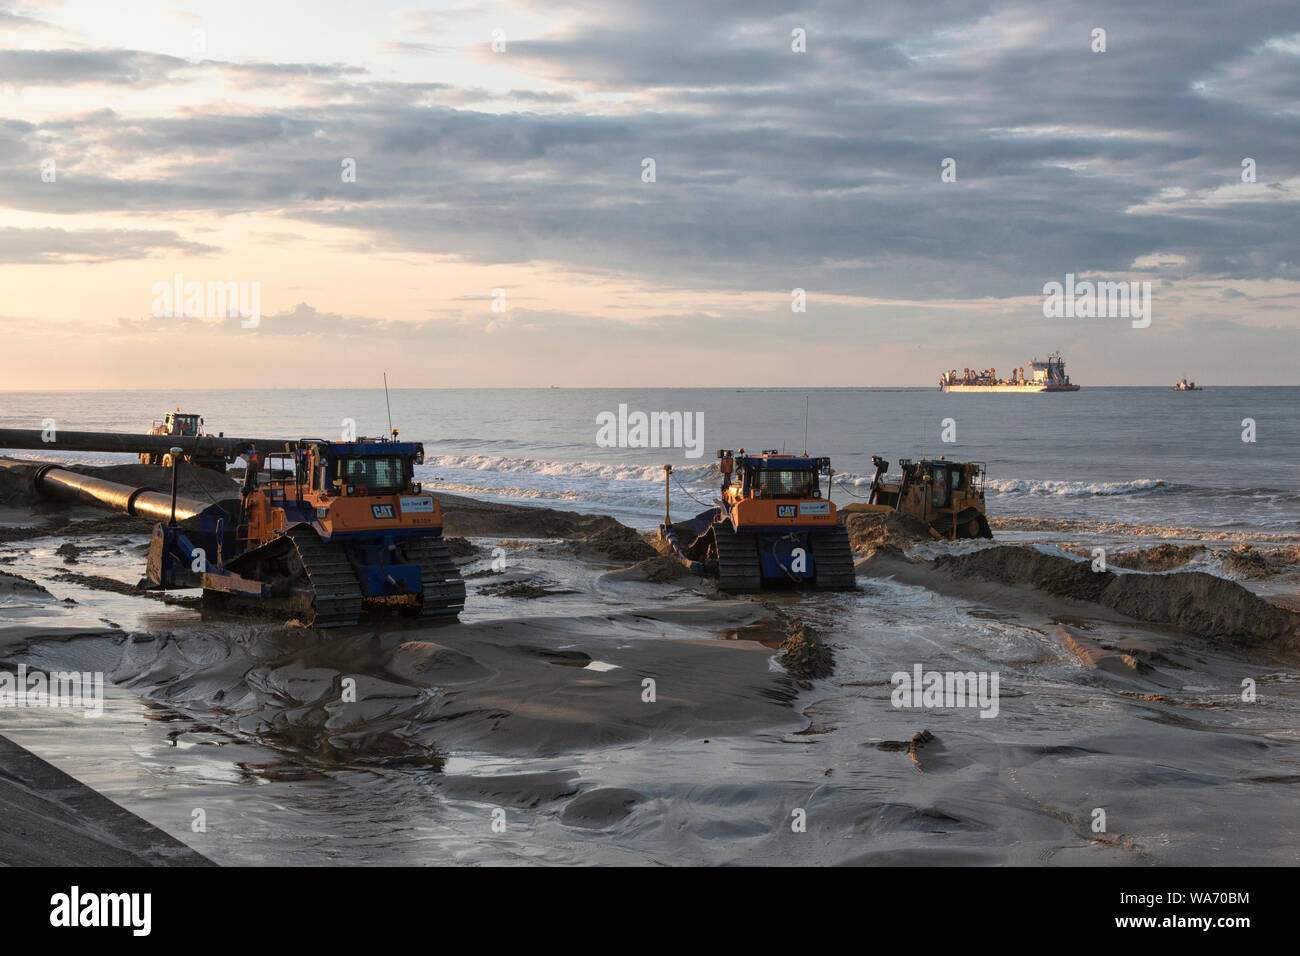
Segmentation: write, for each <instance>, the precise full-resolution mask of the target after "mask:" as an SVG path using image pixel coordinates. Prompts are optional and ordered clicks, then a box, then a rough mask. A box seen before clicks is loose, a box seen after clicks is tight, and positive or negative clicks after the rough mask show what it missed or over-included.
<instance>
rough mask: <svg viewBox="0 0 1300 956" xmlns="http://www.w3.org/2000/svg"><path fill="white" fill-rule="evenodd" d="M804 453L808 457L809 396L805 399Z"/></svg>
mask: <svg viewBox="0 0 1300 956" xmlns="http://www.w3.org/2000/svg"><path fill="white" fill-rule="evenodd" d="M803 453H804V457H805V458H806V457H808V396H807V395H805V396H804V397H803Z"/></svg>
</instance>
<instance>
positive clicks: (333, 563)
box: [227, 527, 363, 628]
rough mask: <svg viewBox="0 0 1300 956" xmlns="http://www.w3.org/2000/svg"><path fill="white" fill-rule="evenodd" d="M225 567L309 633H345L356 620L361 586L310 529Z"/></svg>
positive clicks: (337, 550) (338, 550)
mask: <svg viewBox="0 0 1300 956" xmlns="http://www.w3.org/2000/svg"><path fill="white" fill-rule="evenodd" d="M227 566H228V567H229V568H230V570H232V571H234V572H236V573H237V574H241V575H243V576H245V577H248V578H252V579H253V580H255V581H260V582H262V583H263V584H266V585H268V586H269V587H270V589H271V591H272V596H271V598H270V599H269V600H270V601H271V602H274V604H275V605H276V606H278V607H282V608H284V609H285V610H289V611H294V612H296V613H297V614H298V617H299V619H300V620H301V621H302V622H303V623H304V624H307V625H309V626H310V627H319V628H327V627H347V626H348V625H351V624H356V623H357V622H358V621H359V620H360V619H361V610H362V603H363V595H362V593H361V585H360V583H359V582H358V581H357V575H356V572H355V571H354V570H353V568H352V563H351V562H350V561H349V560H348V556H347V552H346V551H345V550H344V549H343V546H342V545H338V544H326V543H325V542H324V541H322V540H321V539H320V538H319V537H318V536H317V534H316V532H314V531H312V530H311V529H310V528H305V527H298V528H290V529H289V530H288V531H286V532H285V533H284V534H282V535H280V536H279V537H277V538H276V539H275V540H273V541H269V542H267V543H266V544H264V545H262V546H261V547H259V548H254V549H253V550H251V551H248V552H246V553H244V554H241V555H240V556H239V557H237V558H235V559H234V560H232V561H231V562H230V563H229V565H227ZM276 592H281V593H276Z"/></svg>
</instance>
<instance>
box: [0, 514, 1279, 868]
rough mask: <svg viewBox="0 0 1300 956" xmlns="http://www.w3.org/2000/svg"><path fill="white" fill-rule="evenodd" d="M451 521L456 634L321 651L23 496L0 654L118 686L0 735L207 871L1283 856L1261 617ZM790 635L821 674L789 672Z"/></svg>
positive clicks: (13, 716) (350, 633)
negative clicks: (93, 715) (846, 586)
mask: <svg viewBox="0 0 1300 956" xmlns="http://www.w3.org/2000/svg"><path fill="white" fill-rule="evenodd" d="M439 497H440V498H441V499H442V500H443V502H444V506H445V508H446V511H447V530H448V534H449V535H453V536H456V537H458V538H464V539H466V540H464V541H463V542H462V543H460V544H458V545H457V547H456V552H457V553H458V560H459V561H460V562H461V563H462V569H463V572H464V573H465V575H466V578H467V582H468V585H469V600H468V602H467V605H466V611H465V614H464V615H463V616H462V619H461V621H460V622H458V623H453V624H448V625H443V626H437V627H429V626H427V625H421V624H419V623H418V622H403V621H400V620H389V621H380V622H376V623H374V624H370V625H364V626H360V627H357V628H349V629H344V630H342V631H331V632H324V633H317V632H313V631H307V630H302V629H295V628H286V627H282V626H278V625H275V624H272V623H267V622H259V621H249V620H245V619H237V618H224V619H218V618H204V617H202V616H201V615H200V613H199V612H198V611H197V610H196V609H194V608H191V607H185V606H174V605H166V604H162V603H160V602H158V601H154V600H150V599H148V598H142V597H139V596H135V595H132V594H129V593H119V592H116V591H113V590H103V589H102V587H100V586H95V585H94V584H93V583H91V584H87V583H86V579H90V578H94V577H96V576H98V577H104V578H108V579H110V580H118V581H122V582H133V581H134V579H135V578H136V577H138V575H139V569H140V566H141V565H142V563H143V556H142V552H141V551H140V550H139V546H140V544H141V543H142V542H143V541H144V540H145V538H144V537H142V533H141V532H140V531H139V529H136V528H132V527H128V526H126V524H121V525H120V526H119V525H114V524H113V521H112V516H108V517H105V516H103V515H102V513H95V512H89V511H87V512H77V516H83V515H84V516H87V517H90V516H93V517H96V518H98V519H99V521H100V523H99V524H97V525H94V526H91V527H92V528H93V531H92V532H91V533H89V534H84V535H70V534H68V533H67V532H66V531H63V530H61V529H63V528H66V520H65V519H66V518H67V517H69V514H66V513H55V512H56V511H57V509H55V510H54V511H51V510H49V509H48V506H44V505H37V508H38V509H45V510H44V511H43V513H42V514H41V515H40V517H41V520H43V521H45V522H46V524H45V525H44V526H42V527H38V528H36V529H34V530H35V531H43V534H30V533H29V532H31V531H32V530H33V529H32V528H31V524H30V522H28V530H27V531H26V532H23V531H20V533H23V534H27V535H28V536H26V537H23V538H21V539H16V540H11V541H9V542H7V543H4V542H0V561H3V562H6V563H0V571H9V572H12V573H16V574H20V575H22V576H24V577H27V578H31V579H33V580H34V581H35V582H36V583H37V585H39V588H31V587H25V586H23V585H22V584H21V583H16V582H12V581H10V583H9V584H8V585H7V586H5V587H0V662H3V663H4V665H5V666H8V667H12V666H15V665H16V664H17V663H19V662H22V663H25V664H27V665H28V666H29V667H33V668H48V669H51V670H52V669H58V668H72V667H76V668H80V669H102V670H104V671H105V672H106V673H107V675H108V678H109V680H110V681H111V684H112V693H111V694H110V700H109V703H108V708H107V712H106V714H105V715H104V717H103V718H100V719H99V720H98V721H90V720H86V719H84V718H81V717H78V716H76V715H75V714H70V713H68V712H67V711H54V710H38V709H27V710H23V711H0V729H2V730H3V732H4V733H5V734H6V735H7V736H9V737H10V738H11V739H13V740H16V741H18V742H19V743H22V744H23V745H24V746H27V747H29V748H30V749H31V750H33V751H34V752H36V753H38V754H40V755H41V756H42V757H44V758H46V759H47V760H49V761H50V762H52V763H53V764H55V765H56V766H58V767H60V768H62V769H64V770H66V771H67V772H68V773H70V774H72V775H73V776H75V777H77V778H78V779H80V780H83V781H85V782H86V783H88V784H89V785H91V786H93V787H94V788H95V789H97V790H99V791H100V792H101V793H104V794H106V795H108V796H109V797H111V798H112V799H113V800H115V801H117V802H118V803H120V804H121V805H122V806H124V807H126V808H127V809H129V810H131V811H133V812H135V813H138V814H139V815H140V816H141V817H143V818H144V819H146V820H149V821H150V822H151V823H153V824H155V825H157V826H158V827H160V828H162V829H163V830H165V831H166V832H168V833H170V834H172V835H173V836H174V837H176V838H178V839H180V840H184V841H185V842H187V843H188V844H189V845H190V846H192V847H194V849H195V850H197V851H198V852H199V853H201V854H203V855H204V856H205V857H207V858H209V859H212V860H214V861H216V862H219V863H223V864H240V863H244V864H248V863H268V862H285V863H295V864H320V863H327V862H351V863H383V862H391V863H403V864H408V863H409V864H435V863H449V862H450V863H497V864H499V863H520V862H528V863H639V864H647V863H707V864H717V863H758V864H767V863H771V864H776V863H809V864H811V863H817V864H914V863H953V864H966V863H973V864H991V863H1027V864H1040V863H1054V864H1070V865H1084V864H1099V865H1143V864H1151V863H1181V864H1207V863H1210V864H1212V863H1225V864H1226V863H1246V864H1253V865H1259V864H1265V865H1267V864H1294V863H1296V862H1300V850H1298V849H1297V848H1298V847H1300V821H1297V819H1296V817H1295V814H1294V795H1295V786H1296V784H1297V783H1300V750H1298V749H1297V745H1298V744H1300V731H1298V730H1297V728H1298V727H1300V721H1298V720H1297V717H1298V716H1300V680H1297V672H1296V669H1295V665H1296V661H1295V645H1294V642H1293V637H1294V632H1293V631H1291V630H1289V629H1290V627H1291V623H1292V620H1291V618H1290V617H1287V616H1285V613H1284V612H1282V611H1278V613H1279V614H1281V615H1282V616H1281V617H1277V618H1275V619H1270V614H1271V611H1270V612H1268V613H1263V612H1261V607H1262V605H1261V606H1257V605H1252V604H1251V603H1250V602H1251V601H1252V600H1255V598H1254V593H1256V592H1252V591H1249V590H1246V589H1245V588H1244V587H1239V586H1238V585H1237V584H1233V583H1231V582H1226V581H1223V580H1222V579H1221V578H1216V579H1215V581H1209V582H1207V581H1203V580H1201V576H1197V575H1185V574H1183V573H1182V572H1181V571H1172V572H1169V574H1170V575H1171V577H1170V578H1168V579H1167V580H1165V581H1155V583H1144V582H1143V581H1141V580H1139V579H1145V578H1150V577H1154V576H1151V575H1144V574H1142V573H1141V572H1130V571H1127V570H1124V569H1121V573H1120V574H1119V575H1112V578H1116V577H1118V578H1120V579H1127V578H1128V577H1130V576H1131V577H1132V578H1133V580H1134V581H1137V582H1138V583H1137V584H1132V583H1129V584H1125V583H1124V580H1120V583H1119V584H1118V585H1115V583H1114V581H1113V580H1111V579H1106V580H1105V582H1104V586H1103V587H1101V588H1100V589H1097V587H1096V585H1097V584H1098V583H1099V582H1095V581H1090V580H1086V579H1085V583H1084V584H1083V585H1081V586H1080V587H1079V588H1076V589H1075V591H1070V590H1069V589H1068V588H1065V587H1064V586H1063V585H1061V584H1060V582H1061V581H1062V580H1065V581H1067V582H1068V581H1070V580H1072V574H1077V573H1078V572H1073V571H1072V570H1071V569H1070V568H1069V567H1064V566H1061V565H1059V564H1058V563H1057V559H1058V558H1059V560H1066V552H1063V551H1059V550H1057V551H1055V552H1054V554H1053V555H1048V557H1051V558H1052V560H1050V561H1049V560H1045V558H1044V555H1043V551H1042V545H1041V544H1039V545H1038V546H1037V547H1036V548H1033V549H1029V550H1030V551H1031V553H1030V554H1028V555H1025V554H1019V553H1004V554H997V553H995V549H996V548H998V547H999V546H1000V542H992V543H981V544H979V545H975V544H973V543H970V542H959V543H956V544H947V543H936V542H932V541H926V540H915V539H911V538H909V536H908V532H907V529H906V528H892V529H889V532H890V533H889V535H887V536H881V537H880V540H879V541H877V542H876V543H875V544H873V543H872V541H871V540H869V539H868V538H863V539H861V540H858V541H857V542H855V544H856V545H857V550H858V551H859V554H860V555H861V557H862V560H861V561H860V562H859V582H860V583H859V590H858V591H857V592H856V593H845V594H816V593H810V592H799V591H778V592H770V593H765V594H763V595H761V596H757V597H756V598H755V599H750V598H741V599H734V598H730V597H727V596H724V595H719V594H718V593H717V592H716V590H715V589H714V588H713V587H712V586H711V585H710V584H709V583H708V582H706V581H702V580H699V579H696V578H694V577H690V576H681V575H678V574H674V573H672V571H671V568H670V567H667V566H665V564H664V562H663V561H662V559H659V558H656V557H652V555H654V554H655V552H654V551H653V549H652V548H651V547H650V545H649V544H648V543H647V542H646V541H644V540H643V539H642V537H641V536H640V535H637V534H636V533H635V532H632V531H630V529H624V528H622V526H619V525H617V523H616V522H612V519H607V518H600V517H598V516H584V515H577V514H575V513H572V512H558V511H551V510H549V509H537V508H530V507H527V506H516V505H486V504H481V503H476V502H473V503H471V502H465V501H462V500H460V499H457V498H456V497H455V496H451V495H446V496H444V495H439ZM12 507H14V508H15V509H16V511H17V512H22V510H23V507H24V504H23V503H19V504H18V505H14V506H12ZM27 507H29V508H30V506H27ZM60 520H62V524H59V521H60ZM121 520H122V522H129V521H130V519H125V518H123V519H121ZM56 525H57V527H56ZM11 527H13V528H14V529H15V530H20V529H18V528H17V521H15V522H14V524H13V525H11ZM52 531H54V532H56V533H51V532H52ZM144 534H147V531H145V532H144ZM1069 538H1070V541H1077V540H1078V535H1077V533H1074V531H1073V529H1072V532H1071V534H1070V535H1069ZM70 542H71V543H73V544H75V545H76V550H75V551H74V550H72V549H65V550H64V551H63V552H62V553H60V548H61V547H62V546H63V545H65V544H68V543H70ZM876 545H879V546H878V547H877V546H876ZM1132 546H1133V547H1134V548H1137V547H1143V548H1145V547H1150V542H1149V540H1148V541H1141V542H1138V543H1134V544H1133V545H1132ZM1229 546H1230V545H1229ZM1016 550H1022V549H1016ZM1048 550H1051V549H1048ZM981 554H982V555H983V556H981ZM69 557H73V558H74V562H73V563H68V561H67V559H68V558H69ZM8 559H12V560H8ZM936 559H938V560H936ZM502 564H504V567H502ZM69 569H75V572H76V573H77V574H80V575H83V579H82V580H78V579H76V578H72V579H68V578H60V575H61V574H66V573H67V572H68V571H69ZM1290 573H1292V571H1290V570H1287V569H1285V568H1283V569H1279V570H1278V571H1277V572H1276V573H1274V574H1272V575H1270V576H1268V577H1267V578H1266V579H1265V582H1276V581H1277V580H1278V579H1279V577H1280V578H1281V579H1282V580H1283V581H1285V579H1286V575H1287V574H1290ZM1204 577H1209V576H1208V575H1204ZM1216 581H1218V582H1222V584H1218V583H1215V582H1216ZM1242 583H1243V584H1251V583H1253V584H1255V585H1256V591H1257V592H1261V591H1262V590H1264V589H1261V588H1258V584H1259V583H1261V582H1252V581H1249V580H1243V582H1242ZM1112 585H1114V586H1115V588H1116V590H1115V592H1114V594H1115V595H1118V596H1112V598H1108V599H1105V600H1094V599H1092V598H1095V597H1101V596H1102V595H1103V592H1104V591H1105V588H1106V587H1109V586H1112ZM1227 585H1230V588H1228V587H1225V586H1227ZM1134 588H1138V590H1136V591H1135V590H1133V589H1134ZM1141 588H1146V589H1147V591H1142V590H1140V589H1141ZM1094 592H1095V593H1094ZM1238 592H1240V593H1238ZM1132 594H1137V595H1138V597H1137V598H1132ZM1160 594H1164V595H1165V596H1166V598H1168V597H1169V595H1174V597H1173V598H1172V599H1169V600H1166V601H1165V602H1164V603H1163V604H1162V603H1161V601H1159V600H1153V596H1158V595H1160ZM1124 595H1129V600H1128V602H1127V603H1126V600H1125V598H1124ZM1143 595H1145V596H1143ZM67 599H71V600H72V601H75V602H77V603H75V604H69V603H67ZM1197 600H1200V601H1201V602H1202V604H1201V605H1197V604H1196V603H1195V602H1196V601H1197ZM1188 602H1192V603H1190V604H1189V603H1188ZM1278 603H1284V602H1278ZM1273 607H1274V604H1273V603H1269V604H1268V608H1273ZM1210 611H1215V612H1216V614H1217V616H1215V614H1211V613H1208V612H1210ZM1135 615H1137V616H1135ZM796 622H798V623H800V624H802V625H803V626H804V627H805V628H807V629H809V630H810V631H811V632H814V633H815V634H817V635H819V636H820V638H821V639H822V640H823V641H824V642H825V643H826V644H827V645H828V647H829V648H830V650H832V651H833V666H834V670H833V672H832V673H830V674H829V675H827V676H821V677H816V678H809V677H808V676H807V675H801V674H792V673H791V672H790V671H788V670H787V669H786V667H784V666H783V665H782V663H781V661H782V659H783V658H782V655H781V653H780V651H779V650H778V647H779V645H780V644H781V642H782V641H783V640H785V639H786V638H787V636H788V634H789V633H790V631H791V630H792V629H793V628H795V627H797V624H796ZM1206 622H1209V623H1206ZM786 659H787V660H789V658H786ZM916 664H922V665H924V667H925V668H927V669H938V670H961V671H969V670H975V671H998V672H999V673H1000V675H1001V679H1002V685H1001V695H1000V707H999V712H998V716H997V718H996V719H985V718H981V717H980V716H979V713H978V711H976V710H972V709H959V708H948V709H944V708H939V709H909V708H898V707H895V706H893V703H892V702H891V683H890V678H891V675H892V674H894V673H895V672H898V671H909V670H910V669H911V668H912V667H913V666H914V665H916ZM1243 679H1250V680H1252V681H1254V682H1255V684H1256V686H1257V687H1258V698H1257V699H1256V700H1255V701H1254V702H1250V703H1248V702H1246V701H1243V700H1242V690H1241V687H1242V681H1243ZM647 680H650V681H653V699H650V696H649V695H648V692H647V691H648V688H647V685H646V683H645V682H646V681H647ZM349 687H354V688H355V692H356V693H355V700H353V699H351V697H350V695H349V694H348V693H346V692H347V690H348V688H349ZM923 731H927V732H928V733H929V736H928V737H926V736H924V735H922V734H921V732H923ZM900 744H901V746H899V745H900ZM195 806H201V807H203V808H204V809H205V811H206V813H207V815H208V819H209V821H210V825H209V827H208V828H207V830H206V832H203V833H191V832H190V831H189V827H188V822H189V819H190V815H191V813H192V810H193V808H194V807H195ZM1099 808H1100V809H1104V810H1105V812H1106V817H1107V826H1106V829H1105V830H1104V831H1096V830H1094V829H1093V821H1094V819H1095V811H1096V810H1097V809H1099ZM800 819H802V821H803V822H804V826H803V828H802V829H800V828H799V827H798V826H797V825H796V824H797V823H798V821H799V820H800ZM498 825H499V826H498ZM3 852H4V851H3V848H0V853H3ZM3 858H5V857H3V856H0V859H3Z"/></svg>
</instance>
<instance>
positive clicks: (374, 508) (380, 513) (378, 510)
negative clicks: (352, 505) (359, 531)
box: [370, 505, 397, 518]
mask: <svg viewBox="0 0 1300 956" xmlns="http://www.w3.org/2000/svg"><path fill="white" fill-rule="evenodd" d="M370 513H371V514H372V515H374V516H375V517H376V518H395V517H397V516H396V514H394V512H393V506H392V505H371V506H370Z"/></svg>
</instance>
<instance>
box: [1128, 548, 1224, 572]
mask: <svg viewBox="0 0 1300 956" xmlns="http://www.w3.org/2000/svg"><path fill="white" fill-rule="evenodd" d="M1204 550H1205V549H1204V548H1203V547H1199V546H1198V545H1192V544H1189V545H1176V544H1158V545H1156V546H1155V547H1154V548H1141V549H1139V550H1136V551H1121V552H1120V553H1119V554H1112V555H1109V556H1108V557H1107V558H1106V560H1107V562H1108V563H1110V564H1113V565H1115V567H1117V568H1127V569H1128V570H1130V571H1171V570H1173V569H1174V568H1181V567H1182V566H1183V565H1184V564H1186V563H1187V562H1188V561H1191V560H1192V559H1193V558H1195V557H1196V556H1197V555H1198V554H1200V553H1201V552H1202V551H1204Z"/></svg>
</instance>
